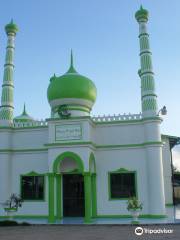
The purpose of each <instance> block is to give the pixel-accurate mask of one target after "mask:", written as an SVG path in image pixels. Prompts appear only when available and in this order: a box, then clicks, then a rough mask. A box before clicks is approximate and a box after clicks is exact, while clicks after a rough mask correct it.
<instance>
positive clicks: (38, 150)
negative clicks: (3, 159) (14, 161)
mask: <svg viewBox="0 0 180 240" xmlns="http://www.w3.org/2000/svg"><path fill="white" fill-rule="evenodd" d="M46 151H48V148H30V149H9V148H5V149H0V153H1V152H11V153H14V152H17V153H18V152H19V153H20V152H46Z"/></svg>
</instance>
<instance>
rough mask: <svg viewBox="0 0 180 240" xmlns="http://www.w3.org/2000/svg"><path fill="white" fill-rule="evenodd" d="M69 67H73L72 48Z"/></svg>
mask: <svg viewBox="0 0 180 240" xmlns="http://www.w3.org/2000/svg"><path fill="white" fill-rule="evenodd" d="M71 67H73V51H72V48H71Z"/></svg>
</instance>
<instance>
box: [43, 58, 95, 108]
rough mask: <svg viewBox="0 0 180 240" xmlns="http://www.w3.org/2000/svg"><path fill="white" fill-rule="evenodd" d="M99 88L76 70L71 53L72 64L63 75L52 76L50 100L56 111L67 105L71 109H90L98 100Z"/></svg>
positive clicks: (49, 92)
mask: <svg viewBox="0 0 180 240" xmlns="http://www.w3.org/2000/svg"><path fill="white" fill-rule="evenodd" d="M96 94H97V90H96V87H95V85H94V83H93V82H92V81H91V80H90V79H89V78H87V77H84V76H82V75H80V74H79V73H77V72H76V70H75V69H74V66H73V56H72V53H71V65H70V68H69V70H68V71H67V72H66V73H65V74H64V75H62V76H60V77H56V76H55V75H54V76H53V77H51V79H50V84H49V87H48V90H47V97H48V101H49V103H50V105H51V108H52V110H53V111H54V112H57V111H58V108H59V107H61V106H64V105H66V106H67V107H68V109H69V110H73V109H74V110H77V109H79V110H80V108H81V110H82V109H84V110H86V111H90V110H91V108H92V106H93V104H94V103H95V100H96Z"/></svg>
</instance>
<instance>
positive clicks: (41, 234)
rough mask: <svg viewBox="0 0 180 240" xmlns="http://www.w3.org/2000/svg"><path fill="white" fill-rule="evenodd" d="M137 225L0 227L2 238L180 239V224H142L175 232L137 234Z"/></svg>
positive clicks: (31, 239)
mask: <svg viewBox="0 0 180 240" xmlns="http://www.w3.org/2000/svg"><path fill="white" fill-rule="evenodd" d="M136 227H137V226H127V225H125V226H122V225H119V226H118V225H98V226H97V225H77V226H74V225H63V226H62V225H54V226H53V225H48V226H47V225H39V226H38V225H35V226H18V227H0V240H56V239H58V240H119V239H122V240H134V239H145V240H148V239H153V240H156V239H158V240H159V239H163V240H165V239H171V240H180V225H171V224H168V225H143V226H142V225H141V227H142V228H143V230H144V231H145V228H146V230H147V229H149V230H154V229H156V230H157V229H162V230H163V229H164V228H165V229H166V230H173V233H166V234H165V233H161V234H160V233H158V234H155V233H151V234H147V233H146V234H145V233H144V234H142V235H141V236H137V235H136V234H135V233H134V232H135V228H136Z"/></svg>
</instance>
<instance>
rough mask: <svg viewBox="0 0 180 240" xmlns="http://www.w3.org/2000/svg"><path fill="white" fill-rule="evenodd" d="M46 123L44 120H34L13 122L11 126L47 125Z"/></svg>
mask: <svg viewBox="0 0 180 240" xmlns="http://www.w3.org/2000/svg"><path fill="white" fill-rule="evenodd" d="M47 125H48V123H47V122H46V121H44V120H40V121H39V120H35V121H33V122H14V123H13V127H15V128H24V127H41V126H47Z"/></svg>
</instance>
